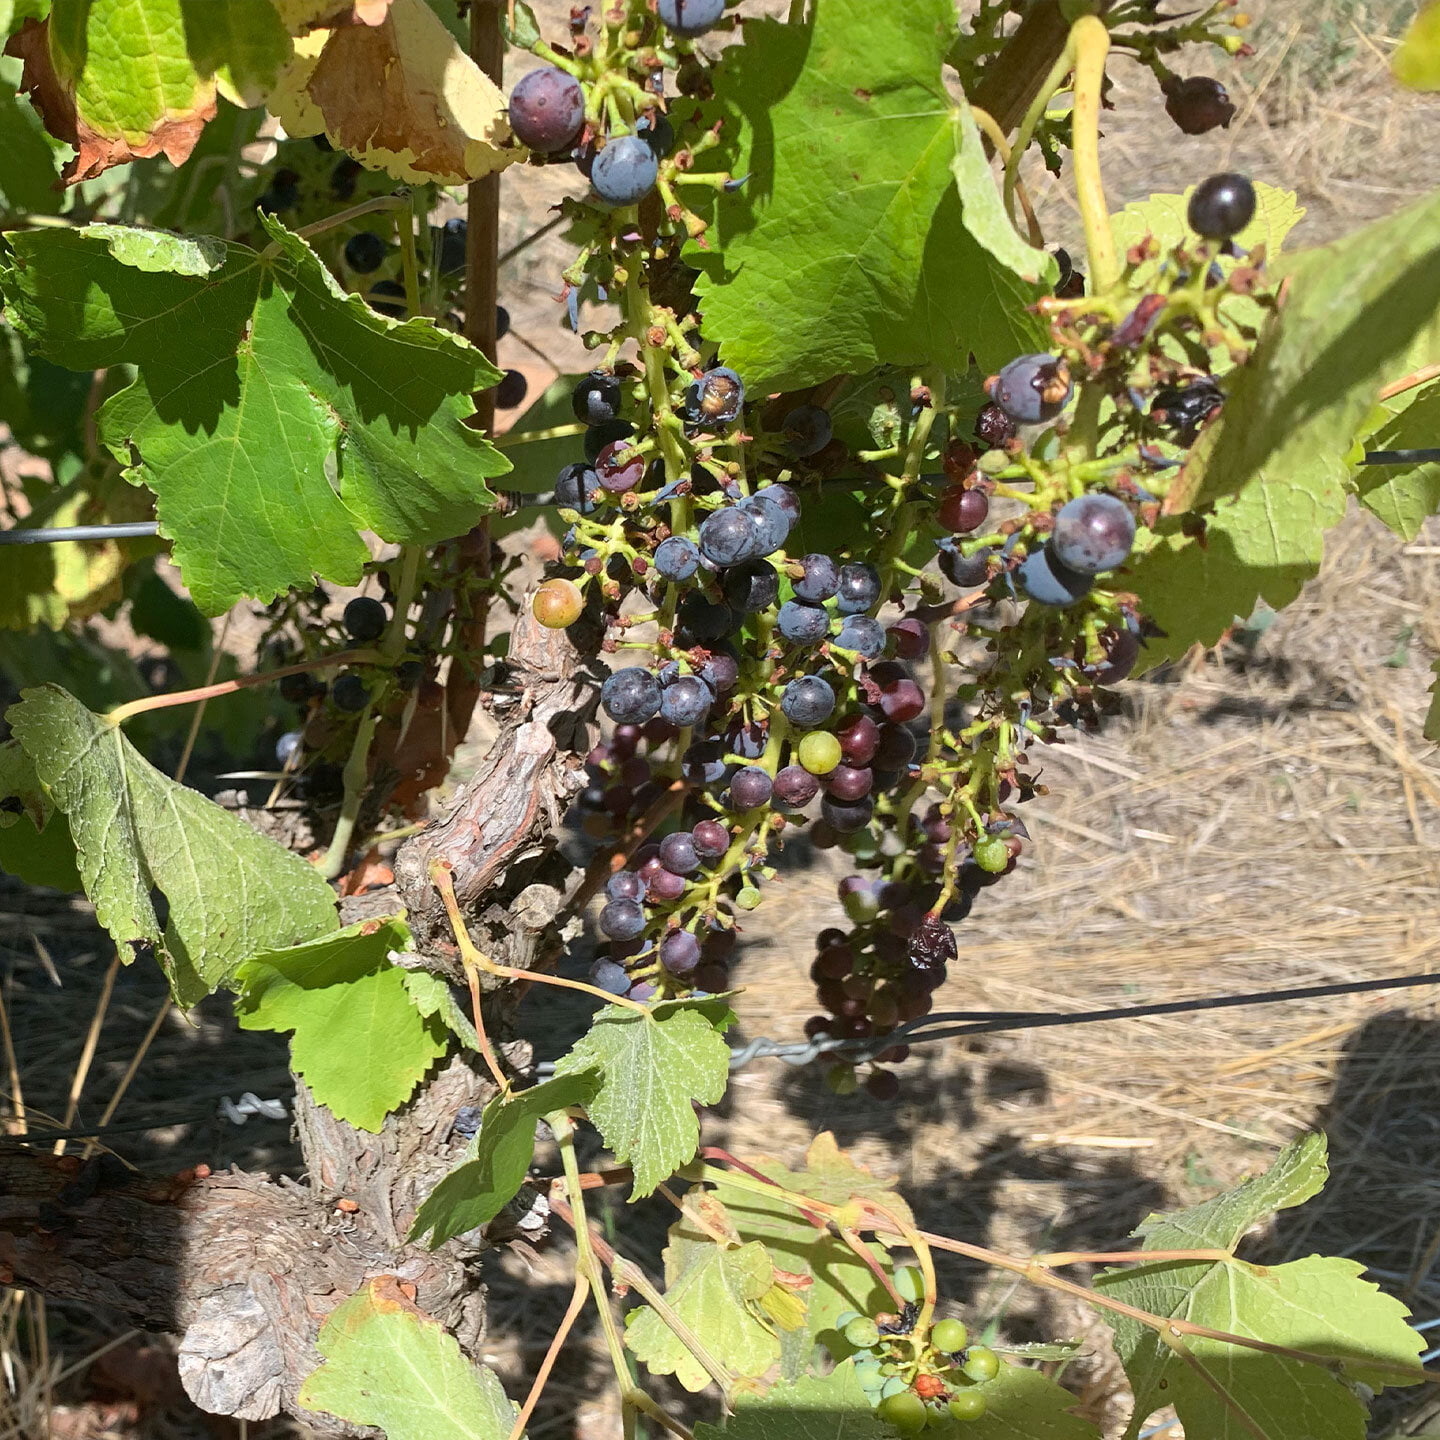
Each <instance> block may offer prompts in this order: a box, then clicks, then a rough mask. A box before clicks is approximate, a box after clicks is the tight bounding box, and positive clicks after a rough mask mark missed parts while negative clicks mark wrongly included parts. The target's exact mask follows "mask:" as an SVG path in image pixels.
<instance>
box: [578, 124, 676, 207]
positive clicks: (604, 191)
mask: <svg viewBox="0 0 1440 1440" xmlns="http://www.w3.org/2000/svg"><path fill="white" fill-rule="evenodd" d="M659 173H660V162H659V161H658V160H656V158H655V152H654V151H653V150H652V149H651V148H650V146H649V145H648V144H647V143H646V142H645V140H644V138H643V137H642V136H639V135H617V136H615V138H614V139H612V140H611V141H609V142H608V143H607V144H606V146H605V148H604V149H603V150H601V151H600V153H599V154H598V155H597V156H596V157H595V163H594V164H593V165H592V166H591V167H590V184H591V186H592V187H593V188H594V190H595V193H596V194H597V195H598V196H599V197H600V198H601V199H602V200H603V201H604V202H605V203H606V204H607V205H638V204H639V203H640V201H642V200H643V199H644V198H645V197H646V196H647V195H648V194H649V193H650V192H651V191H652V190H653V189H654V188H655V180H656V177H657V176H658V175H659Z"/></svg>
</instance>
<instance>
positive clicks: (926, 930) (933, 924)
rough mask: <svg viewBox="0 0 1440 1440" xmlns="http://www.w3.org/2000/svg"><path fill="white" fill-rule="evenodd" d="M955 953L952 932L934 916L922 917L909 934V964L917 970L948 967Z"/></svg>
mask: <svg viewBox="0 0 1440 1440" xmlns="http://www.w3.org/2000/svg"><path fill="white" fill-rule="evenodd" d="M957 953H958V952H957V951H956V948H955V935H954V932H953V931H952V930H951V929H950V927H949V926H948V925H947V924H945V922H944V921H943V920H941V919H939V918H938V917H936V916H932V915H924V916H922V918H921V919H920V922H919V924H918V925H916V926H915V928H914V929H913V930H912V931H911V932H910V963H911V964H912V965H914V967H915V968H916V969H917V970H924V971H933V970H934V969H936V968H937V967H940V966H944V965H948V964H949V963H950V962H951V961H952V960H954V959H955V957H956V954H957Z"/></svg>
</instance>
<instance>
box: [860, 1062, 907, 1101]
mask: <svg viewBox="0 0 1440 1440" xmlns="http://www.w3.org/2000/svg"><path fill="white" fill-rule="evenodd" d="M865 1093H866V1094H867V1095H868V1096H869V1097H870V1098H871V1099H872V1100H878V1101H880V1102H881V1104H883V1105H888V1104H890V1102H891V1101H893V1100H898V1099H899V1098H900V1081H899V1079H898V1078H897V1077H896V1075H895V1072H894V1071H893V1070H872V1071H871V1072H870V1073H869V1074H868V1075H867V1076H866V1077H865Z"/></svg>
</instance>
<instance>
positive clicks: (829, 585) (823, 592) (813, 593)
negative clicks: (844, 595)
mask: <svg viewBox="0 0 1440 1440" xmlns="http://www.w3.org/2000/svg"><path fill="white" fill-rule="evenodd" d="M800 565H801V568H802V569H803V570H804V572H805V573H804V574H803V575H801V577H800V578H799V579H798V580H797V581H796V582H795V598H796V599H797V600H808V601H809V602H810V603H811V604H814V605H821V604H823V603H824V602H825V601H826V600H828V599H830V597H831V596H832V595H834V593H835V592H836V591H837V590H838V589H839V588H840V567H839V566H838V565H837V564H836V563H835V562H834V561H833V560H832V559H831V558H830V557H829V556H828V555H807V556H806V557H805V558H804V559H803V560H802V561H801V562H800Z"/></svg>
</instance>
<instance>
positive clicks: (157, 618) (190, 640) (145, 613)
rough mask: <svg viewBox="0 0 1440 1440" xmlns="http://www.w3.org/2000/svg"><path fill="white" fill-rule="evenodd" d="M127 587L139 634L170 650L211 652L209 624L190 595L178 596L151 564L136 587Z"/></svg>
mask: <svg viewBox="0 0 1440 1440" xmlns="http://www.w3.org/2000/svg"><path fill="white" fill-rule="evenodd" d="M131 574H132V575H133V574H134V571H132V572H131ZM127 588H129V589H130V625H131V628H132V629H133V630H134V631H135V633H136V634H137V635H147V636H149V638H150V639H152V640H158V641H159V642H160V644H162V645H163V646H164V647H165V648H166V649H167V650H191V651H195V652H197V653H208V652H209V650H210V626H209V623H208V622H207V621H206V619H205V617H204V616H203V615H202V614H201V613H200V611H199V610H198V609H196V607H195V602H194V601H193V600H191V599H190V597H189V596H187V595H177V594H176V593H175V591H174V590H172V589H171V588H170V586H169V585H168V584H167V583H166V582H165V581H164V580H163V579H162V578H161V577H160V576H159V575H157V574H156V573H155V571H154V570H153V569H150V568H149V567H146V569H145V571H144V573H143V574H141V575H140V576H139V578H138V579H137V580H136V583H135V584H134V586H133V587H128V586H127Z"/></svg>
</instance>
